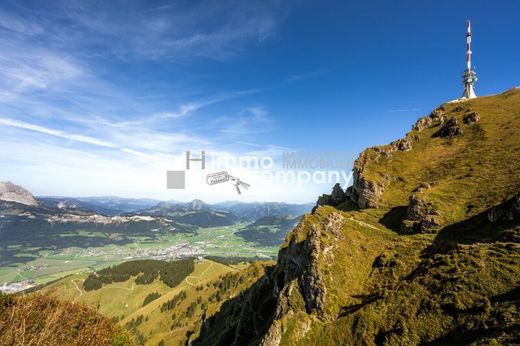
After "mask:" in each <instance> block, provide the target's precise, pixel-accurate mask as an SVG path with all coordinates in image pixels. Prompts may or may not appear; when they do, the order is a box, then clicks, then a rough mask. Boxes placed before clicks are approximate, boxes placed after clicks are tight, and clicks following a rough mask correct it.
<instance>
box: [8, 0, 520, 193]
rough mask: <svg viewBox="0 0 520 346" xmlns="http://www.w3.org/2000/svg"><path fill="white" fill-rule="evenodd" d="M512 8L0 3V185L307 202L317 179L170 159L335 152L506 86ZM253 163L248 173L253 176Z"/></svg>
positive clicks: (506, 4)
mask: <svg viewBox="0 0 520 346" xmlns="http://www.w3.org/2000/svg"><path fill="white" fill-rule="evenodd" d="M518 13H520V3H519V2H518V1H513V0H509V1H505V0H503V1H493V2H491V1H483V0H482V1H383V0H381V1H363V2H360V1H326V2H323V1H269V0H266V1H227V0H219V1H205V0H203V1H192V0H190V1H88V0H87V1H85V0H72V1H45V2H43V1H2V3H1V4H0V160H1V162H2V163H1V165H0V180H11V181H13V182H15V183H18V184H21V185H23V186H25V187H27V188H28V189H30V190H31V191H33V192H34V193H35V194H39V195H68V196H86V195H119V196H127V197H154V198H160V199H170V198H172V199H181V200H189V199H191V198H201V199H204V200H208V201H218V200H226V199H238V198H240V199H242V200H246V201H247V200H285V201H293V202H307V201H313V200H315V199H316V197H317V195H318V194H319V193H322V192H328V191H329V190H330V185H331V184H330V182H328V181H327V182H315V183H307V184H294V183H287V182H285V183H279V182H278V183H273V182H268V181H266V180H265V179H262V178H260V177H258V176H257V175H256V173H258V172H255V170H251V169H246V168H244V167H233V166H230V167H225V168H226V169H228V170H229V171H230V173H233V174H235V175H237V176H239V177H240V178H241V179H243V180H244V181H247V182H249V183H251V185H252V186H251V189H250V191H248V192H247V193H244V194H243V195H241V196H237V195H236V193H235V191H234V189H233V188H232V187H230V186H216V187H208V186H207V185H206V184H205V183H204V173H209V172H211V169H216V167H211V166H210V167H209V170H208V171H207V172H200V171H197V172H195V171H192V172H190V173H189V174H188V175H187V185H188V186H187V188H186V189H185V190H166V189H165V184H166V183H165V171H166V170H176V169H183V168H184V167H183V153H184V152H185V151H186V150H191V151H193V152H197V151H199V150H206V151H207V152H211V153H212V155H214V156H219V157H239V156H257V157H270V158H273V160H274V162H275V167H274V168H273V169H274V170H276V169H278V168H279V167H278V165H279V163H280V157H281V155H282V153H283V152H291V151H311V152H324V151H331V150H333V151H336V152H341V153H342V154H343V155H344V156H345V157H349V158H350V157H355V156H356V155H357V154H358V153H359V152H360V151H362V150H363V149H364V148H365V147H368V146H373V145H378V144H385V143H387V142H389V141H391V140H395V139H397V138H400V137H402V136H403V135H404V134H405V133H406V131H408V130H409V128H410V126H411V125H412V123H413V122H414V121H415V120H416V119H417V118H418V117H419V116H422V115H425V114H427V113H429V112H430V111H431V110H432V109H433V108H434V107H436V106H437V105H439V104H440V103H442V102H445V101H448V100H451V99H454V98H457V97H459V96H460V94H461V93H462V84H461V78H460V76H461V74H462V71H463V69H464V67H465V61H464V59H465V21H466V19H467V18H471V20H472V24H473V52H474V54H473V61H474V65H475V66H476V70H477V73H478V76H479V82H478V83H477V85H476V92H477V94H478V95H486V94H493V93H498V92H501V91H503V90H506V89H508V88H511V87H513V86H516V85H519V84H520V81H519V79H520V78H519V76H520V64H519V62H518V61H519V59H518V56H519V55H520V45H519V44H518V36H519V34H520V21H518V18H517V15H518ZM257 171H258V170H257Z"/></svg>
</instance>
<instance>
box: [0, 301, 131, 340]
mask: <svg viewBox="0 0 520 346" xmlns="http://www.w3.org/2000/svg"><path fill="white" fill-rule="evenodd" d="M0 344H2V345H23V346H30V345H93V346H94V345H95V346H98V345H99V346H101V345H113V346H127V345H134V344H135V341H134V339H133V337H132V336H131V335H130V334H129V333H128V332H126V331H124V330H123V329H122V328H120V327H116V326H114V325H113V324H112V323H111V322H110V320H109V319H108V318H106V317H103V316H101V315H100V314H98V313H97V312H95V311H93V310H91V309H89V308H87V307H85V306H83V305H80V304H71V303H68V302H63V301H57V300H55V299H53V298H51V297H49V296H44V295H39V294H38V295H30V296H9V297H7V296H4V295H1V294H0Z"/></svg>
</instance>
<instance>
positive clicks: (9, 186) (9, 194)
mask: <svg viewBox="0 0 520 346" xmlns="http://www.w3.org/2000/svg"><path fill="white" fill-rule="evenodd" d="M0 200H2V201H5V202H15V203H20V204H25V205H29V206H37V205H38V201H36V199H35V198H34V196H33V195H32V193H30V192H29V191H27V190H26V189H24V188H23V187H21V186H19V185H16V184H13V183H11V182H10V181H0Z"/></svg>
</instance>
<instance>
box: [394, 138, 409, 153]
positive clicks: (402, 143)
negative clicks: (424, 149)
mask: <svg viewBox="0 0 520 346" xmlns="http://www.w3.org/2000/svg"><path fill="white" fill-rule="evenodd" d="M390 145H391V146H392V147H393V149H394V150H400V151H409V150H412V144H411V143H410V141H409V140H408V138H402V139H399V140H397V141H395V142H392V143H390Z"/></svg>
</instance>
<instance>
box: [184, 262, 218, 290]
mask: <svg viewBox="0 0 520 346" xmlns="http://www.w3.org/2000/svg"><path fill="white" fill-rule="evenodd" d="M211 267H213V262H209V266H208V267H207V268H206V269H204V271H203V272H202V273H200V275H199V276H192V275H190V276H186V278H185V279H184V280H185V281H186V283H187V284H188V285H190V286H193V287H195V285H194V284H192V283H191V282H190V281H189V279H190V278H191V279H197V283H198V281H200V279H202V278H203V277H204V275H205V274H206V273H207V272H208V270H210V269H211Z"/></svg>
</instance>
